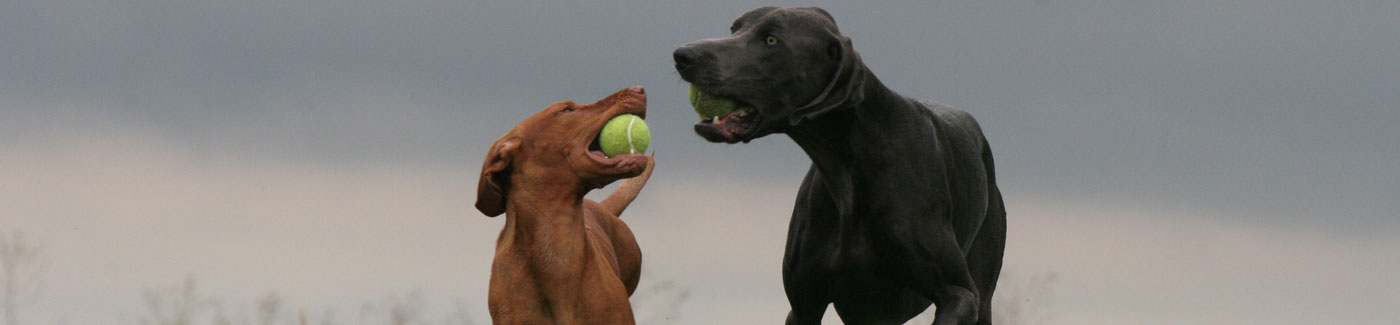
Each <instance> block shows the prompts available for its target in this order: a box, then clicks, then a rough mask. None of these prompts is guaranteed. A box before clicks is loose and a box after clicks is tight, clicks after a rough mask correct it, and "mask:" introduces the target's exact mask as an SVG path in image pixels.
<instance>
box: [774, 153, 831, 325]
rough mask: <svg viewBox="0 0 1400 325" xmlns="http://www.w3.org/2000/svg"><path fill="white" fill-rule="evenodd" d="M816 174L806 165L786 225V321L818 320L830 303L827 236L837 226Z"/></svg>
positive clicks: (803, 322) (784, 274)
mask: <svg viewBox="0 0 1400 325" xmlns="http://www.w3.org/2000/svg"><path fill="white" fill-rule="evenodd" d="M817 174H818V172H817V170H816V168H811V169H808V171H807V177H806V178H805V179H803V181H802V187H801V188H800V189H799V190H798V192H797V203H796V206H795V207H794V208H793V210H792V222H791V223H790V224H789V225H788V238H787V251H786V252H784V255H783V289H784V290H785V291H786V292H787V297H788V304H789V305H790V306H791V307H792V311H790V312H788V317H787V324H789V325H793V324H821V321H822V316H824V315H825V314H826V308H827V306H828V305H830V304H831V291H830V289H831V287H832V281H833V280H834V275H833V274H832V272H833V270H832V269H831V265H832V263H833V262H834V261H833V260H832V259H834V258H835V256H834V255H833V254H835V251H836V249H837V248H836V247H833V244H832V243H833V242H834V241H832V240H830V239H831V238H833V237H832V236H834V234H833V232H834V231H835V230H836V228H835V227H836V218H837V216H836V213H837V212H836V211H837V210H836V205H835V204H834V203H833V202H832V201H831V196H830V195H829V194H827V189H826V187H825V186H824V185H823V184H821V180H820V177H819V176H818V175H817Z"/></svg>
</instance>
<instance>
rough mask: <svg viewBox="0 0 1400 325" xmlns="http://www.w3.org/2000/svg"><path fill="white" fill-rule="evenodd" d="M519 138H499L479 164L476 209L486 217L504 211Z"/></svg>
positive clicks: (497, 214)
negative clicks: (479, 174) (479, 177)
mask: <svg viewBox="0 0 1400 325" xmlns="http://www.w3.org/2000/svg"><path fill="white" fill-rule="evenodd" d="M519 147H520V139H515V138H511V139H507V138H501V139H500V140H496V143H495V144H492V145H491V151H490V152H488V153H486V162H484V163H482V164H481V179H480V180H479V181H477V183H476V209H477V210H480V211H481V213H484V214H486V216H488V217H495V216H499V215H501V214H502V213H505V212H506V188H507V187H508V186H510V169H511V165H512V163H513V161H512V159H514V158H515V152H516V150H517V149H519Z"/></svg>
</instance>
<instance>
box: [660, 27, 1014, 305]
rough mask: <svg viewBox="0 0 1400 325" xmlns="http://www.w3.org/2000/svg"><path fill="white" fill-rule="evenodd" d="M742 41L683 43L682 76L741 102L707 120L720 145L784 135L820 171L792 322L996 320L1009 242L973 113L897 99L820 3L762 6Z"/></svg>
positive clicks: (787, 263) (787, 280)
mask: <svg viewBox="0 0 1400 325" xmlns="http://www.w3.org/2000/svg"><path fill="white" fill-rule="evenodd" d="M730 31H731V32H732V35H730V36H729V37H723V38H713V39H706V40H700V41H696V42H692V43H688V44H686V45H684V46H681V47H680V48H679V49H676V51H675V53H674V56H675V61H676V70H678V71H680V75H681V78H682V79H685V80H686V81H688V82H690V83H691V84H693V85H695V86H696V87H698V88H700V89H702V90H705V91H706V92H709V93H711V94H714V95H717V96H721V97H728V98H731V99H734V100H735V101H737V102H738V103H739V109H737V110H735V111H734V112H731V113H729V114H727V115H725V116H721V117H708V118H702V121H701V122H700V123H698V124H696V125H695V132H696V133H698V134H699V135H700V136H701V137H704V138H705V139H706V140H709V141H711V142H725V143H736V142H741V141H742V142H748V141H750V140H753V139H755V138H758V137H762V136H765V135H768V134H772V133H785V134H787V135H788V136H789V137H791V138H792V140H793V141H794V142H797V144H798V145H799V146H801V147H802V150H804V151H806V153H807V156H808V157H810V158H811V159H812V166H811V167H810V168H809V169H808V171H807V177H806V179H804V180H803V181H802V188H801V189H800V190H799V192H798V194H797V204H796V207H795V208H794V209H793V212H792V223H791V225H790V226H789V229H788V240H787V253H786V256H785V257H784V258H783V284H784V288H785V289H786V291H787V296H788V302H789V303H790V304H791V306H792V311H791V312H790V313H789V314H788V319H787V322H788V324H818V323H820V321H821V318H822V314H823V313H825V312H826V306H827V304H835V305H836V312H837V313H838V314H839V315H841V319H842V320H843V321H845V322H847V323H859V324H866V323H900V322H904V321H906V320H908V319H910V318H912V317H914V316H915V315H917V314H918V313H919V312H922V311H923V310H924V309H927V308H928V306H929V303H933V304H936V305H937V306H938V311H937V315H936V316H937V318H936V320H935V321H934V324H970V323H974V322H975V323H978V324H990V323H991V301H992V291H993V290H994V289H995V288H996V282H997V276H998V274H999V273H1000V272H1001V259H1002V250H1003V248H1004V247H1005V244H1006V211H1005V208H1004V207H1003V205H1002V200H1001V193H1000V191H999V190H997V186H996V181H995V177H994V175H993V171H992V152H991V149H990V147H988V145H987V141H986V138H985V137H983V135H982V131H981V127H979V126H978V124H977V121H976V120H974V119H973V118H972V116H970V115H968V114H967V113H966V112H963V111H960V110H956V109H953V108H950V107H947V106H943V105H939V104H933V103H921V102H918V101H915V100H912V99H909V98H905V97H903V96H900V95H899V94H896V93H894V92H893V91H891V90H889V89H888V88H886V87H885V86H884V85H883V84H881V83H880V80H878V79H876V78H875V75H874V74H872V73H871V72H870V71H869V70H867V69H866V67H865V64H864V63H863V62H862V61H861V59H860V56H859V55H857V54H856V51H855V50H854V49H852V48H851V41H850V39H849V38H847V37H846V36H843V35H841V33H840V31H838V30H837V29H836V22H835V19H833V18H832V17H831V15H830V14H828V13H827V12H826V11H825V10H822V9H820V8H777V7H763V8H758V9H754V10H753V11H749V12H748V13H745V14H744V15H743V16H740V17H739V19H737V20H735V21H734V25H733V27H730Z"/></svg>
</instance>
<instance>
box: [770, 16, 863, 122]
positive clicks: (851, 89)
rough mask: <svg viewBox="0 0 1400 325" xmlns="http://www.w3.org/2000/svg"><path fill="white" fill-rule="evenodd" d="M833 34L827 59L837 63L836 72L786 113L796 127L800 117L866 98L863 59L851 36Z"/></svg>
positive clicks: (811, 117) (807, 116) (813, 116)
mask: <svg viewBox="0 0 1400 325" xmlns="http://www.w3.org/2000/svg"><path fill="white" fill-rule="evenodd" d="M823 12H825V11H823ZM832 28H833V29H834V28H835V26H833V27H832ZM835 36H836V41H835V42H834V43H833V44H831V45H830V48H829V49H828V53H830V55H829V56H831V58H830V59H831V60H833V61H836V62H837V67H836V73H834V74H832V76H831V81H828V82H827V84H826V88H825V89H823V90H822V92H821V93H820V94H817V97H816V98H814V99H812V101H811V102H810V103H807V105H802V107H798V108H797V109H795V110H793V111H792V115H789V116H788V123H789V124H791V125H794V126H795V125H797V124H798V123H801V122H802V120H808V119H813V118H816V117H817V116H821V115H822V114H825V113H826V112H830V111H832V110H835V109H837V108H841V107H847V106H852V105H855V104H858V103H860V101H861V100H862V99H865V78H866V74H867V73H866V70H865V62H861V60H860V54H859V53H856V50H855V48H853V47H852V46H851V38H850V37H846V36H845V35H841V34H839V33H837V34H835Z"/></svg>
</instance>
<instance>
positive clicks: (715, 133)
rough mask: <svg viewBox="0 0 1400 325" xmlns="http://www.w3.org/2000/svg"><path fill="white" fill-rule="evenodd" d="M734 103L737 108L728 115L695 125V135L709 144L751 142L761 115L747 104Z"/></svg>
mask: <svg viewBox="0 0 1400 325" xmlns="http://www.w3.org/2000/svg"><path fill="white" fill-rule="evenodd" d="M736 102H738V105H737V106H738V108H736V109H734V110H733V111H731V112H729V113H728V114H724V115H723V116H715V117H711V118H710V119H709V120H701V121H700V123H695V133H697V134H699V135H700V137H703V138H705V140H707V141H710V142H724V143H736V142H739V141H744V142H748V141H749V140H752V139H753V134H754V133H756V132H755V131H757V130H758V124H759V123H758V122H759V121H762V120H763V119H762V117H763V116H762V113H760V112H759V111H758V109H755V108H754V106H753V105H751V104H749V103H746V102H743V101H736Z"/></svg>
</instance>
